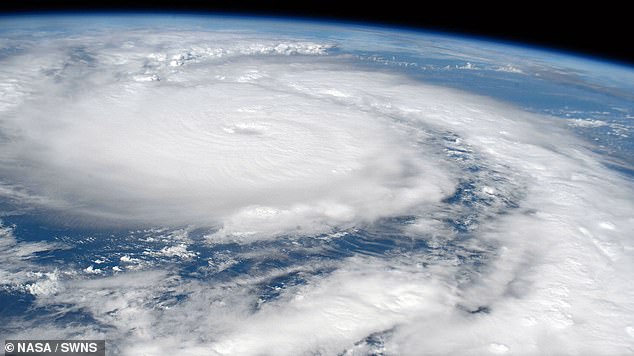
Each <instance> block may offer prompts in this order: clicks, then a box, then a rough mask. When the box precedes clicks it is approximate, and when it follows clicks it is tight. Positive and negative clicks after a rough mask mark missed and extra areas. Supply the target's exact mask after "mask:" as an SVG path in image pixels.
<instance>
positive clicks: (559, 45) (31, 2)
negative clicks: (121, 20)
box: [0, 0, 634, 65]
mask: <svg viewBox="0 0 634 356" xmlns="http://www.w3.org/2000/svg"><path fill="white" fill-rule="evenodd" d="M625 4H626V2H621V5H614V4H610V3H609V2H606V1H603V2H570V3H568V4H566V3H563V2H560V3H556V2H550V3H546V4H543V3H542V4H540V3H536V2H516V1H515V2H506V3H500V4H490V3H489V4H486V3H482V2H478V1H474V2H470V3H466V2H459V1H451V2H450V1H444V2H429V1H420V0H418V1H402V0H401V1H398V2H396V1H380V2H379V1H376V0H375V1H365V2H351V1H350V2H344V1H339V2H332V1H319V2H317V1H306V0H304V1H302V0H296V1H293V2H287V1H270V0H269V1H266V0H262V1H237V0H234V1H213V0H207V1H203V0H172V1H161V0H159V1H140V0H137V1H115V0H112V1H96V0H92V1H91V0H84V1H70V0H66V1H64V0H60V1H47V0H18V1H15V0H13V1H12V0H8V1H6V0H5V1H3V2H1V4H0V11H3V12H5V13H15V12H48V11H76V12H86V11H121V10H123V11H157V12H173V11H179V12H190V13H192V12H193V13H205V12H213V13H229V14H234V15H236V14H237V15H241V14H244V15H263V16H288V17H297V16H301V17H308V18H317V19H319V18H323V19H334V20H340V21H355V22H368V23H378V24H383V25H398V26H405V27H414V28H420V29H427V30H435V31H443V32H450V33H459V34H463V35H471V36H482V37H487V38H492V39H498V40H505V41H511V42H520V43H525V44H529V45H534V46H540V47H547V48H554V49H558V50H563V51H568V52H577V53H580V54H583V55H589V56H593V57H598V58H601V59H606V60H612V61H617V62H624V63H626V64H630V65H634V48H633V47H632V46H631V37H632V35H633V34H634V31H633V29H632V18H633V16H631V11H630V10H628V9H627V8H626V5H625Z"/></svg>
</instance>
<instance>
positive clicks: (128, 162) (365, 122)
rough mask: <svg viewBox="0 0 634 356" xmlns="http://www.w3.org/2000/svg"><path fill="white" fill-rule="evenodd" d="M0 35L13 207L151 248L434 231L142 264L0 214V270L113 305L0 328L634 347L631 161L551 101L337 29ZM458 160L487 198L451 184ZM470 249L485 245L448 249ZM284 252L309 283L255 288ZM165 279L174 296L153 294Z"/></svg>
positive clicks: (167, 252) (1, 148)
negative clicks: (553, 109)
mask: <svg viewBox="0 0 634 356" xmlns="http://www.w3.org/2000/svg"><path fill="white" fill-rule="evenodd" d="M2 41H4V42H5V43H4V44H5V46H6V47H9V46H11V45H14V44H15V43H18V42H19V44H20V47H21V48H22V49H21V51H18V52H16V53H15V54H13V55H11V56H7V57H5V58H2V59H1V61H2V68H1V69H0V82H1V83H2V86H1V87H0V90H1V92H2V95H1V97H0V197H2V198H3V199H6V200H8V201H11V202H12V203H14V204H15V205H16V206H18V208H16V209H34V210H37V211H40V210H43V211H47V212H49V213H50V214H52V215H53V216H56V217H57V218H56V219H58V220H60V221H62V222H63V223H68V221H71V222H72V223H77V224H78V225H80V226H86V225H94V226H97V227H98V228H108V227H110V226H119V227H121V226H123V227H130V228H131V229H135V228H137V227H139V226H141V227H148V226H163V227H170V228H174V229H182V230H177V231H180V232H179V233H178V234H177V233H174V234H171V235H169V234H167V235H166V238H165V241H167V242H166V243H168V244H171V245H166V247H165V248H164V249H162V250H160V251H155V252H151V253H154V254H155V255H157V256H158V255H160V256H168V257H170V258H181V259H184V260H186V259H192V258H196V257H195V254H193V253H191V251H190V249H191V245H192V244H194V243H205V244H212V245H213V244H219V243H224V242H227V241H229V242H235V243H238V244H243V245H246V246H249V244H266V243H272V242H271V241H286V239H289V238H290V239H291V240H292V239H293V238H294V237H297V238H300V237H306V236H308V237H310V238H312V239H313V240H314V239H318V238H320V239H321V238H323V239H337V238H339V237H340V236H345V234H348V233H350V232H351V231H355V229H368V230H369V229H370V228H368V226H376V225H380V224H382V223H383V222H384V221H385V220H386V219H388V220H389V219H392V218H397V217H404V216H407V217H408V224H406V225H403V227H401V228H399V234H400V235H399V236H400V237H399V240H403V241H405V240H407V241H411V243H412V244H416V243H421V244H425V246H428V247H429V249H428V250H427V252H422V251H416V252H412V253H411V254H409V255H402V256H392V257H391V258H385V256H384V257H381V256H373V255H370V256H367V255H365V256H352V257H349V258H345V259H342V260H340V261H320V262H318V263H313V264H306V265H300V266H292V267H283V268H274V269H272V270H269V271H267V272H263V273H261V274H259V275H255V276H240V277H236V278H235V279H231V280H225V281H223V282H222V283H211V284H210V283H205V282H204V281H201V280H187V279H184V278H182V277H180V276H179V275H178V274H177V273H175V272H174V271H172V270H169V269H168V270H162V269H158V268H151V266H144V265H142V264H141V263H138V264H137V265H136V267H135V268H131V267H130V268H129V269H128V270H126V271H125V272H121V273H114V274H112V275H107V276H97V277H95V278H87V277H81V276H78V275H77V274H76V272H72V271H59V270H55V271H49V270H42V269H41V267H39V266H36V265H35V264H34V263H31V262H29V257H28V256H31V255H32V254H34V253H37V252H38V251H42V250H46V249H47V248H54V247H55V246H48V247H47V245H43V244H42V243H33V242H31V243H29V242H18V241H17V240H16V238H15V236H14V235H13V232H12V230H11V228H10V227H7V226H4V227H2V230H0V232H1V234H2V238H3V240H2V241H3V242H2V243H1V244H0V249H1V250H0V261H2V267H0V276H2V279H3V283H11V284H12V285H22V286H23V289H24V290H26V291H28V292H29V293H31V294H32V295H34V296H35V298H36V303H37V305H38V306H40V307H46V306H53V305H68V308H69V309H70V310H82V311H86V312H88V313H90V315H92V317H93V318H95V320H96V321H97V322H98V323H99V324H101V325H107V326H108V328H107V329H105V330H106V331H104V330H99V329H97V328H88V327H84V326H77V327H74V326H69V327H68V328H54V327H52V326H50V325H49V326H48V327H46V325H44V326H42V325H40V326H33V325H30V329H29V330H30V331H28V332H20V333H18V334H17V335H14V334H11V335H9V336H12V337H15V338H17V337H18V336H19V337H21V338H24V337H28V336H34V335H40V336H41V335H46V337H48V338H62V337H64V336H68V335H82V336H85V337H86V338H96V337H100V336H104V337H107V338H108V339H114V340H120V344H119V346H118V349H117V352H120V353H121V354H129V355H136V354H159V353H163V354H169V353H185V354H189V355H197V354H201V355H208V354H210V353H211V354H218V355H225V354H227V355H234V354H240V355H248V354H287V355H298V354H305V353H313V354H316V353H320V354H328V355H330V354H341V353H342V352H345V354H346V355H356V354H367V353H371V352H376V348H377V347H379V348H380V349H381V350H383V351H385V352H386V353H390V354H392V353H393V354H404V355H409V354H417V353H419V352H420V351H421V350H425V353H429V354H455V353H461V354H468V353H473V354H500V353H507V352H510V353H515V354H539V353H547V354H567V353H573V354H576V353H586V352H588V353H592V354H619V353H631V352H634V298H632V296H634V287H633V286H632V284H631V282H630V281H631V277H632V273H633V272H632V271H634V256H633V254H634V243H633V241H632V238H631V233H632V231H634V218H633V214H632V212H633V211H634V192H633V191H632V189H631V188H632V185H631V182H629V181H627V180H626V178H623V177H622V176H620V175H618V174H617V173H615V172H614V171H611V170H609V169H608V168H606V167H605V166H604V165H602V163H601V161H600V158H599V157H598V155H597V154H596V153H593V152H592V151H591V150H590V149H589V147H588V145H587V144H586V143H585V142H583V141H581V140H580V139H578V138H576V137H574V136H573V135H572V134H571V133H570V132H569V131H567V129H566V128H565V127H564V126H563V125H561V124H560V123H559V122H557V121H555V120H554V119H552V118H549V117H544V116H540V115H537V114H533V113H528V112H525V111H522V110H520V109H519V108H515V107H512V106H510V105H507V104H503V103H500V102H496V101H494V100H492V99H488V98H485V97H481V96H476V95H474V94H468V93H465V92H461V91H458V90H454V89H448V88H443V87H440V86H435V85H430V84H428V83H424V82H421V81H417V80H415V79H412V78H409V77H407V76H404V75H402V74H399V73H397V72H393V71H389V70H383V71H379V70H377V69H376V68H374V67H373V68H370V67H363V66H359V65H354V63H353V60H352V59H351V58H350V57H349V56H348V55H346V54H340V53H339V52H337V51H338V48H337V46H338V45H339V44H338V43H336V41H325V40H324V41H321V42H320V41H316V40H314V39H300V40H297V39H290V38H284V37H281V36H273V35H270V36H268V35H263V34H261V33H258V32H249V31H242V32H240V31H236V32H235V33H232V32H229V31H196V30H192V31H183V32H178V31H171V30H164V31H156V32H150V31H145V30H135V29H118V30H112V31H110V32H108V33H107V34H104V33H87V34H84V33H79V34H76V35H69V36H58V37H55V39H54V40H51V41H44V40H42V39H41V38H38V37H37V36H34V37H29V36H26V35H25V36H24V37H20V36H18V35H16V36H15V37H14V38H13V37H12V38H7V39H4V40H2ZM13 42H15V43H13ZM476 166H477V168H475V167H476ZM465 182H468V183H469V185H468V186H469V194H472V195H473V196H475V197H478V198H479V199H480V200H479V201H482V203H474V204H471V205H470V204H466V203H465V204H462V205H460V204H453V203H452V202H453V201H454V200H455V199H459V197H460V196H461V195H460V194H458V193H460V192H464V191H465V186H466V183H465ZM457 197H458V198H457ZM458 220H460V221H470V222H472V223H466V222H465V224H464V225H465V226H466V227H465V230H468V233H469V236H470V238H469V239H464V238H462V237H461V236H463V235H460V234H458V233H456V229H455V228H452V227H451V226H449V224H448V221H458ZM200 227H204V228H210V229H211V230H210V232H209V233H208V234H206V235H205V236H204V239H203V241H202V242H201V241H196V242H194V240H193V237H191V236H190V232H191V231H193V230H194V229H195V228H200ZM324 236H325V237H324ZM293 241H294V240H293ZM258 246H259V245H258ZM263 246H265V245H263ZM288 246H290V247H288V248H293V247H292V246H293V244H292V243H289V245H288ZM440 247H442V248H440ZM315 248H317V247H315ZM473 251H476V252H477V253H478V254H480V255H482V256H485V257H483V258H482V261H478V263H471V262H470V263H465V262H464V260H465V259H466V258H465V256H466V254H468V253H475V252H473ZM248 253H249V254H250V255H249V256H255V255H257V254H258V253H260V254H270V255H271V256H276V254H278V253H279V252H278V251H273V250H262V251H259V252H257V251H251V252H248ZM16 256H21V257H20V258H17V257H16ZM25 256H26V257H25ZM253 258H259V257H257V256H256V257H253ZM120 261H121V266H123V267H126V266H132V265H134V264H135V263H136V262H135V258H132V257H129V256H121V258H120ZM227 261H229V262H227ZM227 261H224V262H223V263H225V264H226V263H232V262H231V260H230V259H228V260H227ZM4 262H7V263H4ZM137 262H138V261H137ZM5 266H6V267H5ZM209 266H210V267H209V268H215V269H217V270H221V269H222V268H225V267H223V266H224V265H223V264H221V263H216V262H214V261H213V260H212V259H210V260H209ZM123 267H122V268H123ZM117 268H119V267H117ZM18 269H20V270H19V271H18ZM28 269H32V270H33V271H32V272H30V273H31V274H30V275H29V274H28V273H24V272H21V271H23V270H28ZM119 270H121V268H119ZM95 271H96V270H95V269H94V268H93V266H91V267H90V269H88V270H87V272H88V273H93V274H95V275H96V274H98V273H99V272H95ZM115 271H117V270H115ZM317 271H319V273H317ZM323 271H327V272H323ZM33 273H39V274H36V276H37V278H35V277H33V276H34V274H33ZM286 274H293V275H296V274H299V275H302V276H306V277H305V279H306V281H305V283H301V284H297V285H294V286H290V285H289V286H288V287H285V288H283V289H282V290H281V291H279V296H278V297H277V298H276V299H275V300H273V301H271V302H267V303H264V304H262V305H260V304H258V305H259V306H258V307H257V308H256V309H255V310H254V307H253V305H254V303H256V302H255V301H254V300H253V299H254V298H255V297H254V294H253V293H254V290H255V289H256V286H259V285H260V284H262V283H264V284H266V283H269V282H267V281H269V280H273V279H275V278H278V277H279V276H280V275H286ZM34 278H35V279H34ZM27 282H28V283H27ZM167 292H169V293H174V294H182V295H187V299H186V300H184V301H183V302H182V303H178V304H175V305H170V308H158V307H152V306H149V304H150V301H153V300H156V298H157V296H159V295H163V294H165V293H167ZM85 295H91V296H93V297H92V298H85V297H84V296H85ZM16 323H17V322H16ZM174 325H179V328H177V329H174V327H173V326H174ZM25 333H27V334H29V333H31V334H32V335H25ZM377 340H378V341H377ZM377 345H379V346H377Z"/></svg>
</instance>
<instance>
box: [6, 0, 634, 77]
mask: <svg viewBox="0 0 634 356" xmlns="http://www.w3.org/2000/svg"><path fill="white" fill-rule="evenodd" d="M64 15H69V16H80V15H81V16H87V17H88V16H95V17H100V16H130V17H135V16H179V17H196V18H206V17H218V18H232V19H236V20H238V19H240V20H248V19H251V20H273V21H283V22H286V23H294V22H295V23H309V24H312V25H324V24H331V25H341V26H356V27H359V28H364V29H374V30H377V29H381V30H390V31H399V32H405V33H409V34H414V35H416V34H418V35H421V34H426V35H435V36H440V37H448V38H454V39H458V40H463V41H467V42H468V41H479V42H484V43H488V44H494V45H500V46H508V47H514V48H517V49H525V50H526V49H527V50H531V51H537V52H541V53H542V54H555V55H559V56H565V57H570V58H575V59H579V60H585V61H591V62H594V63H597V64H603V65H606V64H607V65H611V66H616V67H620V68H622V69H626V70H629V71H632V70H634V63H630V62H627V61H624V60H619V59H616V58H613V57H610V56H607V55H606V56H601V55H593V54H589V53H584V52H576V51H574V50H566V49H562V48H559V47H555V46H544V45H538V44H533V43H528V42H523V41H521V40H519V41H513V40H508V39H502V38H499V37H495V36H487V35H480V34H470V33H465V32H459V31H451V30H439V29H434V28H431V27H430V28H424V27H416V26H409V25H399V24H394V23H387V22H381V21H363V20H352V19H342V18H337V17H329V16H308V15H290V14H280V15H276V14H269V13H263V12H260V13H258V12H257V11H255V12H254V11H251V12H249V11H245V12H237V11H214V10H179V9H175V10H171V9H160V10H157V9H132V10H131V9H124V8H121V9H117V8H113V9H103V10H101V9H87V10H73V9H70V10H42V11H37V10H36V11H14V12H4V13H0V20H2V19H3V18H16V17H49V16H51V17H52V16H64Z"/></svg>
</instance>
